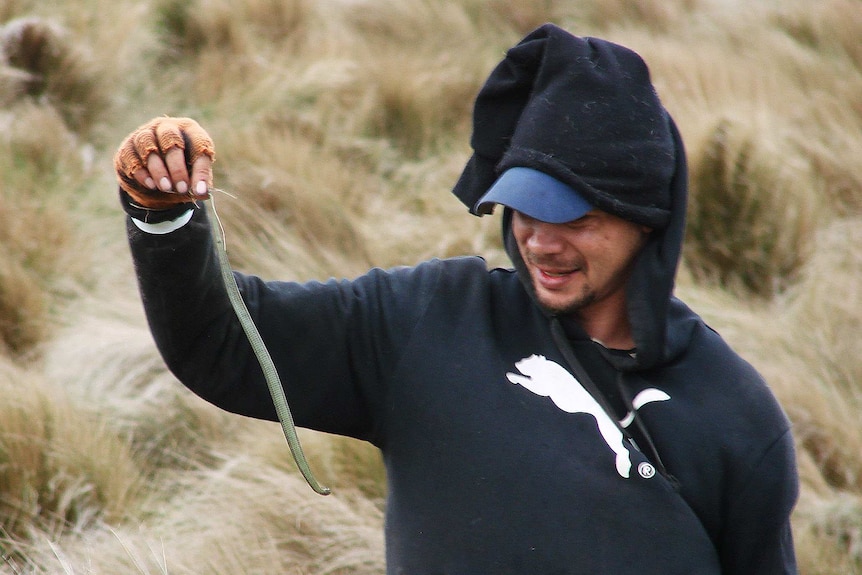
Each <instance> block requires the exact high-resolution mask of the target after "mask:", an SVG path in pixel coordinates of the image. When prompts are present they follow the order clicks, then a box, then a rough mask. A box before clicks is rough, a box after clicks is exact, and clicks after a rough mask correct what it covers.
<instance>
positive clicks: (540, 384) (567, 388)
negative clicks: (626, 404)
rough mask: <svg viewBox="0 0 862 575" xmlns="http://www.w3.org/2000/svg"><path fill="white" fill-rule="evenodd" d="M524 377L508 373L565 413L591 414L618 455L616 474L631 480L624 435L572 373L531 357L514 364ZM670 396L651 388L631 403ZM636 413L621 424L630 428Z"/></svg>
mask: <svg viewBox="0 0 862 575" xmlns="http://www.w3.org/2000/svg"><path fill="white" fill-rule="evenodd" d="M515 367H516V368H518V370H519V371H520V372H521V373H522V374H523V375H519V374H517V373H511V372H510V373H507V374H506V377H507V378H508V379H509V381H511V382H512V383H515V384H519V385H522V386H523V387H525V388H526V389H528V390H530V391H532V392H533V393H535V394H536V395H541V396H543V397H550V398H551V400H552V401H553V402H554V404H555V405H556V406H557V407H559V408H560V409H562V410H563V411H565V412H566V413H588V414H590V415H592V416H593V417H594V418H595V420H596V424H597V425H598V428H599V433H601V435H602V438H604V440H605V443H607V444H608V447H610V449H611V450H612V451H613V452H614V453H615V454H616V468H617V473H619V474H620V476H621V477H628V476H629V472H630V470H631V467H632V463H631V456H630V455H629V451H628V449H627V448H626V446H625V442H624V438H623V433H622V431H621V430H620V428H619V426H617V424H616V423H614V421H613V420H612V419H611V418H610V416H609V415H608V414H607V413H606V412H605V410H604V409H602V407H601V406H600V405H599V403H598V402H597V401H596V400H595V399H594V398H593V396H592V395H590V394H589V392H588V391H587V390H586V389H584V386H582V385H581V383H580V382H579V381H578V380H577V379H575V376H573V375H572V374H571V373H569V372H568V371H567V370H566V369H565V368H563V367H562V366H561V365H559V364H558V363H556V362H553V361H550V360H549V359H547V358H546V357H545V356H543V355H531V356H530V357H527V358H524V359H522V360H521V361H519V362H517V363H515ZM668 399H670V396H669V395H667V394H666V393H665V392H663V391H660V390H658V389H654V388H650V389H645V390H643V391H642V392H640V393H639V394H638V395H637V397H635V400H634V401H633V402H632V404H633V407H634V408H635V409H639V408H640V407H641V406H643V405H644V404H646V403H650V402H652V401H666V400H668ZM633 419H634V413H629V414H628V415H627V416H626V418H625V419H623V421H622V422H620V423H621V424H622V425H623V426H624V427H627V426H628V425H629V424H631V422H632V420H633Z"/></svg>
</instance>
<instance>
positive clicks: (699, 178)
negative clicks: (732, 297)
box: [686, 118, 817, 297]
mask: <svg viewBox="0 0 862 575" xmlns="http://www.w3.org/2000/svg"><path fill="white" fill-rule="evenodd" d="M773 134H774V135H775V138H774V140H773V139H770V136H773ZM786 141H787V139H786V138H782V137H780V132H779V133H776V130H770V129H769V128H767V129H761V128H760V126H758V125H757V124H754V123H752V119H751V118H748V119H747V120H746V123H745V124H742V123H741V122H739V121H734V120H730V119H723V120H720V121H719V122H718V124H717V125H716V126H715V129H714V130H713V132H712V133H711V134H710V136H709V138H708V139H707V141H706V142H705V143H704V144H703V147H702V151H701V155H700V156H699V157H694V158H692V166H693V174H694V176H693V177H692V179H691V186H692V193H691V199H690V204H689V227H688V237H687V239H688V242H687V246H686V248H687V250H688V251H687V253H686V255H687V262H688V264H689V266H690V268H691V269H692V270H693V271H694V273H695V275H696V276H697V277H698V278H699V279H700V280H707V281H709V280H712V281H717V282H718V283H719V285H721V286H723V287H725V288H731V289H744V290H748V291H750V292H751V293H753V294H756V295H759V296H763V297H769V296H772V295H774V294H776V293H781V292H782V291H784V290H785V289H786V288H787V287H788V286H789V285H792V284H793V283H794V282H795V281H796V280H797V278H798V276H799V273H800V270H801V268H802V266H803V265H804V264H805V262H806V259H807V257H808V256H809V252H810V251H811V249H812V243H813V236H814V233H815V231H816V224H817V202H816V201H815V200H816V195H815V194H813V193H812V190H811V180H812V178H811V177H810V172H809V171H808V170H807V168H808V166H807V165H806V164H804V163H803V162H801V161H799V160H798V159H797V161H796V162H793V151H792V150H787V149H782V146H781V145H782V144H783V143H784V142H786ZM788 158H790V161H788Z"/></svg>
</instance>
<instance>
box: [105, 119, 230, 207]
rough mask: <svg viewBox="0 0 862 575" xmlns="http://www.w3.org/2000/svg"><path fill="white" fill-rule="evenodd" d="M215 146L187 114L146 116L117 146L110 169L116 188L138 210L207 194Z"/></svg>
mask: <svg viewBox="0 0 862 575" xmlns="http://www.w3.org/2000/svg"><path fill="white" fill-rule="evenodd" d="M214 161H215V146H214V145H213V141H212V138H210V136H209V134H207V132H206V130H204V129H203V128H202V127H201V126H200V124H198V123H197V122H196V121H194V120H192V119H191V118H169V117H160V118H155V119H153V120H150V121H149V122H147V123H146V124H144V125H143V126H141V127H140V128H138V129H137V130H135V131H134V132H132V133H131V134H129V135H128V136H127V137H126V139H125V140H123V143H122V144H120V147H119V149H118V150H117V153H116V154H115V155H114V169H115V170H116V172H117V180H118V181H119V183H120V188H122V190H123V191H125V192H126V193H127V194H129V196H131V198H132V200H133V201H134V202H135V203H137V204H139V205H141V206H142V207H144V208H149V209H153V210H160V209H165V208H170V207H172V206H175V205H177V204H181V203H185V202H193V201H195V200H199V199H204V198H206V197H208V194H209V189H210V188H211V187H212V181H213V177H212V163H213V162H214Z"/></svg>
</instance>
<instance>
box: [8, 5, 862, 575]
mask: <svg viewBox="0 0 862 575" xmlns="http://www.w3.org/2000/svg"><path fill="white" fill-rule="evenodd" d="M859 6H860V5H859V2H858V0H825V1H823V2H810V1H807V0H780V1H779V0H768V1H764V2H759V3H756V4H751V3H750V2H741V1H733V0H700V1H693V0H675V1H673V2H658V1H654V0H643V1H641V0H639V1H637V2H620V1H605V0H602V1H598V0H595V1H587V2H579V3H571V2H564V1H557V0H546V1H541V2H535V1H532V2H531V1H527V0H517V1H503V0H499V1H498V0H491V1H481V2H480V1H478V0H455V1H445V0H398V1H395V0H320V1H319V2H310V1H309V0H292V1H287V2H277V1H275V0H250V1H248V2H244V3H241V4H239V5H238V4H236V3H231V2H229V1H227V0H195V1H193V2H178V1H176V0H151V1H149V2H143V3H141V2H129V1H127V0H119V1H112V2H110V3H108V2H105V1H104V0H87V2H84V3H83V4H81V3H78V4H69V5H68V6H66V5H62V6H48V5H47V4H45V3H38V2H27V1H25V0H17V1H13V2H5V3H2V4H0V46H2V48H0V105H2V109H0V174H2V177H0V394H2V395H0V397H2V398H3V401H2V402H0V405H2V406H3V407H2V408H0V409H2V413H0V456H2V457H5V458H6V459H4V465H2V466H0V533H2V534H3V535H2V537H0V549H2V551H3V553H4V554H5V556H6V557H8V558H9V559H8V561H7V563H5V564H2V563H0V573H10V574H11V573H24V572H26V573H58V574H59V573H63V574H64V575H69V574H84V573H87V574H89V573H153V574H182V573H214V574H220V573H231V574H236V573H240V574H242V573H249V574H251V573H272V572H278V573H282V572H283V573H379V572H381V571H382V570H383V567H382V557H383V549H382V545H383V543H382V531H381V529H382V527H381V522H382V517H381V506H382V501H383V498H384V495H385V489H386V486H385V478H384V474H383V471H382V466H381V462H380V458H379V455H378V454H377V453H376V452H375V451H374V449H373V448H371V447H370V446H368V445H367V444H364V443H361V442H357V441H351V440H346V439H341V438H332V437H329V436H325V435H321V434H315V433H303V440H304V445H305V448H306V452H307V454H308V456H309V460H310V463H311V465H312V467H313V469H314V471H315V473H316V474H317V475H318V476H319V477H320V478H321V480H322V481H323V482H324V483H325V484H327V485H330V486H333V487H334V488H335V495H334V496H331V497H330V498H318V497H316V496H314V495H313V494H312V493H311V492H310V491H309V489H308V487H307V486H306V485H305V484H304V482H303V481H302V479H301V478H300V477H299V475H298V474H297V472H296V470H295V469H294V465H293V462H292V460H291V459H290V455H289V452H288V450H287V446H286V445H285V444H284V440H283V438H282V436H281V432H280V430H279V429H278V426H277V425H275V424H272V423H264V422H251V421H247V420H245V419H243V418H239V417H235V416H230V415H228V414H225V413H222V412H220V411H218V410H217V409H215V408H213V407H212V406H209V405H206V404H204V403H203V402H202V401H200V400H199V399H198V398H196V397H194V396H192V395H191V394H190V393H189V392H187V391H185V390H184V389H183V388H181V387H180V386H179V385H178V384H177V383H176V382H175V381H174V378H173V376H172V375H171V374H170V373H168V372H167V371H166V369H165V368H164V366H163V364H162V362H161V360H160V359H159V357H158V354H157V352H156V350H155V348H154V346H153V344H152V339H151V337H150V335H149V333H148V330H147V327H146V324H145V321H144V319H143V314H142V310H141V307H140V303H139V300H138V294H137V291H136V290H137V288H136V286H135V282H134V274H133V270H132V269H131V265H130V263H129V259H128V256H127V254H126V249H127V248H126V246H125V245H124V238H123V229H122V218H121V215H120V213H119V209H118V208H117V206H116V203H115V199H114V196H113V192H114V189H115V184H114V182H113V177H112V174H111V173H110V170H111V162H110V158H111V155H112V153H113V150H114V147H115V146H116V144H117V143H118V142H119V141H120V139H121V138H122V137H123V136H124V135H125V134H126V133H128V132H129V131H130V130H131V129H133V128H134V127H135V126H137V125H139V124H141V123H142V122H144V121H146V120H147V119H148V118H150V117H152V116H154V115H157V114H172V115H189V116H193V117H195V118H198V119H199V120H201V122H202V123H203V125H204V126H205V127H206V128H207V129H208V130H209V131H210V132H211V133H212V134H213V136H214V138H215V141H216V144H217V148H218V162H217V163H216V165H215V167H216V186H217V187H220V188H223V189H224V190H226V191H227V192H229V193H230V194H231V195H232V196H234V197H229V196H227V195H225V196H219V197H218V198H217V203H218V208H219V212H220V214H221V215H222V220H223V223H224V226H225V229H226V232H227V240H228V248H229V251H230V254H231V258H232V260H233V261H234V264H235V265H236V266H237V267H238V268H240V269H242V270H244V271H249V272H254V273H257V274H259V275H262V276H264V277H272V278H280V279H299V280H304V279H310V278H315V279H325V278H326V277H329V276H336V277H352V276H355V275H357V274H359V273H362V272H363V271H365V270H366V269H367V268H368V267H369V266H371V265H380V266H384V267H388V266H392V265H398V264H412V263H415V262H418V261H420V260H422V259H425V258H427V257H431V256H444V257H445V256H452V255H460V254H473V253H480V254H484V255H486V256H487V257H488V260H489V263H490V264H491V265H507V260H506V257H505V255H504V253H503V251H502V249H501V247H500V242H499V234H500V232H499V225H500V224H499V220H498V219H497V218H483V219H482V220H477V219H475V218H470V217H469V216H468V215H467V214H466V209H465V208H464V207H463V206H462V205H461V204H460V203H459V202H458V201H457V200H456V199H455V198H454V197H452V196H451V195H450V194H449V190H450V189H451V186H452V185H453V184H454V182H455V181H456V179H457V177H458V175H459V173H460V171H461V168H462V167H463V164H464V162H465V161H466V159H467V157H468V156H469V152H470V150H469V147H468V138H469V134H470V129H471V126H470V117H469V116H470V111H471V106H472V101H473V97H474V95H475V93H476V91H477V90H478V89H479V87H480V85H481V82H482V81H483V80H484V79H485V77H486V75H487V73H488V72H489V71H490V69H491V67H492V66H493V65H495V64H496V63H497V62H498V61H499V59H500V57H501V56H502V54H503V51H504V50H505V49H506V48H507V47H509V46H510V45H511V44H512V43H514V42H515V41H517V40H518V39H519V38H520V37H521V35H522V34H523V33H525V32H527V31H529V30H531V29H532V28H533V27H535V26H536V25H538V24H540V23H542V22H545V21H555V22H558V23H560V24H563V25H566V26H567V27H569V28H570V29H572V30H573V31H574V32H575V33H579V34H582V35H595V36H603V37H606V38H608V39H611V40H615V41H618V42H620V43H623V44H626V45H629V46H631V47H633V48H635V49H636V50H638V51H639V52H641V53H642V54H643V55H644V57H645V58H646V59H647V61H648V62H649V64H650V67H651V70H652V74H653V79H654V80H655V83H656V86H657V88H658V90H659V93H660V95H661V97H662V100H663V101H664V102H665V103H666V105H667V106H668V108H669V109H670V111H671V113H672V114H673V115H674V118H675V119H676V120H677V123H678V124H679V126H680V128H681V130H682V133H683V136H684V138H685V141H686V143H687V148H688V153H689V158H690V171H691V184H692V194H691V205H690V212H689V222H690V229H689V242H688V245H687V250H686V252H685V260H684V262H683V266H682V269H681V277H680V281H679V286H680V287H679V291H680V295H681V296H682V297H683V299H685V300H686V301H688V302H690V303H691V304H692V306H693V307H694V308H695V309H696V310H698V311H700V312H702V313H703V315H704V316H705V317H706V318H707V320H708V321H709V322H710V323H711V324H712V325H713V326H714V327H716V328H717V329H718V330H719V331H720V332H721V333H722V334H723V335H724V336H725V337H726V338H727V339H728V340H729V341H730V342H731V344H733V345H734V346H735V347H736V348H737V349H738V350H739V351H740V352H741V353H742V355H743V356H744V357H746V358H747V359H749V360H750V361H751V362H752V363H753V364H754V365H755V366H756V367H757V368H758V369H759V370H760V371H761V372H762V373H763V374H764V376H765V377H766V379H767V381H768V382H769V384H770V385H771V387H772V388H773V389H774V390H775V392H776V394H777V396H778V397H779V399H780V401H781V402H782V405H783V406H784V408H785V410H786V411H787V413H788V415H789V416H790V418H791V420H792V421H793V423H794V426H795V430H796V438H797V448H798V452H799V465H800V472H801V477H802V483H803V492H802V499H801V501H800V505H799V508H798V510H797V512H796V514H795V515H794V526H795V529H796V539H797V543H798V546H799V559H800V567H801V572H802V573H804V574H806V575H811V574H818V575H819V574H822V575H838V574H841V575H846V574H848V573H862V557H860V555H862V552H860V545H862V543H860V535H859V533H860V524H862V511H860V509H862V464H860V457H859V454H860V453H862V431H860V429H862V428H860V426H859V424H858V420H859V417H858V414H859V410H860V407H862V405H860V403H862V385H860V381H862V362H860V361H859V360H858V358H857V355H858V354H857V353H856V351H855V348H854V347H853V346H854V343H855V340H856V339H857V338H856V335H857V334H858V333H859V331H860V324H862V301H860V291H859V287H858V286H859V283H860V282H859V278H860V276H862V260H860V258H859V256H857V254H856V252H857V251H858V250H856V249H855V248H856V246H857V245H859V243H860V241H862V237H859V232H858V230H859V229H860V219H862V215H860V213H862V176H860V174H862V167H860V158H862V137H860V134H862V66H860V58H862V53H860V50H862V48H860V43H859V42H858V40H857V39H858V38H859V37H860V35H862V22H860V17H862V10H859Z"/></svg>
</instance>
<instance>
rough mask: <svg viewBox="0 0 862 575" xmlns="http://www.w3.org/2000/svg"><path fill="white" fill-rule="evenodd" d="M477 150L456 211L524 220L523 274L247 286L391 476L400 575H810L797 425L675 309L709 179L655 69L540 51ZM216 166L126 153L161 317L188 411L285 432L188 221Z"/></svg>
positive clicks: (601, 52)
mask: <svg viewBox="0 0 862 575" xmlns="http://www.w3.org/2000/svg"><path fill="white" fill-rule="evenodd" d="M471 143H472V146H473V149H474V152H475V153H474V154H473V156H472V157H471V158H470V160H469V162H468V164H467V166H466V168H465V170H464V172H463V174H462V175H461V178H460V179H459V181H458V183H457V185H456V186H455V189H454V193H455V194H456V196H458V198H459V199H461V200H462V201H463V202H464V203H465V204H466V205H467V206H468V207H469V208H470V209H471V211H472V212H473V213H475V214H485V213H489V212H490V211H491V210H492V209H494V207H495V206H497V205H500V206H503V208H502V209H503V210H504V213H503V218H502V220H503V239H504V242H505V245H506V247H507V251H508V253H509V255H510V257H511V259H512V261H513V264H514V269H513V270H502V269H493V270H490V271H489V270H487V269H486V267H485V264H484V261H483V260H481V259H479V258H471V257H465V258H455V259H449V260H442V261H441V260H432V261H428V262H424V263H422V264H419V265H417V266H415V267H411V268H406V267H405V268H397V269H393V270H389V271H383V270H372V271H370V272H369V273H367V274H366V275H364V276H362V277H359V278H357V279H355V280H352V281H347V280H343V281H336V280H330V281H328V282H326V283H317V282H309V283H306V284H297V283H287V282H263V281H262V280H260V279H258V278H256V277H253V276H245V275H241V274H237V278H238V282H239V284H240V287H241V289H242V292H243V296H244V298H245V300H246V302H247V305H248V307H249V309H250V310H251V313H252V315H253V316H254V317H255V320H256V322H257V324H258V327H259V329H260V330H261V333H262V335H263V337H264V339H265V340H266V341H267V342H268V344H269V348H270V351H271V352H272V354H273V356H274V360H275V362H276V365H277V366H278V368H279V371H280V373H281V374H282V377H283V379H284V388H285V391H286V394H287V397H288V399H289V401H290V403H291V408H292V410H293V414H294V417H295V420H296V422H297V424H298V425H301V426H305V427H309V428H314V429H318V430H322V431H327V432H331V433H338V434H344V435H348V436H352V437H357V438H360V439H364V440H367V441H369V442H371V443H373V444H374V445H376V446H378V447H379V448H380V449H381V450H382V453H383V457H384V461H385V465H386V469H387V477H388V487H389V495H388V501H387V511H386V541H387V547H386V555H387V565H388V572H390V573H409V574H411V575H416V574H423V573H428V574H430V573H470V574H476V573H483V574H495V575H500V574H544V573H548V574H549V573H583V574H597V573H603V574H613V575H621V574H637V575H645V574H656V575H658V574H661V575H668V574H686V575H692V574H718V573H725V574H754V573H758V574H760V573H764V574H765V573H769V574H778V573H795V571H796V567H795V559H794V551H793V543H792V537H791V530H790V523H789V516H790V513H791V510H792V507H793V505H794V503H795V500H796V497H797V491H798V482H797V476H796V469H795V463H794V461H795V459H794V451H793V442H792V438H791V434H790V426H789V423H788V421H787V419H786V417H785V416H784V414H783V413H782V411H781V409H780V408H779V406H778V405H777V403H776V401H775V399H774V397H773V396H772V394H771V393H770V391H769V390H768V388H767V386H766V385H765V384H764V382H763V381H762V379H761V378H760V376H759V375H758V374H757V373H756V372H755V370H754V369H753V368H752V367H751V366H750V365H749V364H748V363H746V362H745V361H743V360H742V359H741V358H740V357H739V356H738V355H737V354H735V353H734V352H733V351H732V350H731V349H730V348H729V347H728V346H727V345H726V344H725V343H724V342H723V341H722V339H721V338H720V337H719V336H718V335H717V334H716V333H715V332H713V331H712V330H711V329H709V328H708V327H707V326H706V325H705V324H704V322H703V321H702V320H701V318H700V317H699V316H697V315H696V314H695V313H694V312H693V311H691V310H690V309H689V308H688V307H686V306H685V305H684V304H683V303H682V302H681V301H679V300H678V299H676V298H675V297H674V296H673V295H672V291H673V285H674V276H675V273H676V266H677V263H678V260H679V257H680V250H681V244H682V238H683V231H684V218H685V201H686V193H687V191H686V162H685V156H684V151H683V145H682V141H681V140H680V137H679V134H678V132H677V129H676V127H675V125H674V123H673V121H672V120H671V118H670V117H669V115H668V114H667V112H666V110H665V109H664V108H663V106H662V105H661V103H660V101H659V99H658V97H657V96H656V94H655V91H654V89H653V87H652V84H651V82H650V78H649V74H648V71H647V68H646V65H645V64H644V63H643V61H642V60H641V59H640V57H639V56H637V55H636V54H635V53H634V52H631V51H630V50H628V49H626V48H623V47H621V46H618V45H615V44H612V43H609V42H606V41H602V40H598V39H592V38H578V37H575V36H572V35H570V34H569V33H567V32H565V31H563V30H561V29H560V28H557V27H556V26H553V25H545V26H542V27H540V28H539V29H537V30H535V31H534V32H533V33H531V34H530V35H528V36H527V37H525V38H524V40H522V41H521V42H520V43H519V44H518V45H516V46H515V47H513V48H512V49H511V50H509V52H508V53H507V55H506V57H505V59H504V60H503V61H502V62H501V63H500V64H499V65H498V67H497V68H496V69H495V70H494V71H493V72H492V74H491V75H490V77H489V78H488V81H487V82H486V84H485V86H484V87H483V88H482V90H481V91H480V93H479V95H478V98H477V101H476V105H475V111H474V133H473V137H472V142H471ZM184 152H185V153H184ZM213 156H214V151H213V146H212V142H211V141H210V140H209V138H208V136H207V135H206V132H204V131H203V129H202V128H201V127H200V126H198V125H197V123H195V122H194V121H192V120H188V119H172V118H161V119H157V120H154V121H153V122H151V123H149V124H147V125H145V126H143V127H141V128H139V129H138V130H136V131H135V132H133V133H132V134H131V135H130V136H129V138H127V139H126V141H125V142H124V143H123V144H122V145H121V147H120V150H119V152H118V154H117V157H116V164H117V170H118V176H119V179H120V187H121V198H122V201H123V205H124V206H125V209H126V211H127V213H128V214H129V216H130V219H129V225H128V229H129V241H130V244H131V249H132V254H133V257H134V260H135V264H136V269H137V273H138V278H139V282H140V287H141V291H142V295H143V301H144V304H145V308H146V312H147V316H148V319H149V321H150V325H151V328H152V331H153V334H154V337H155V339H156V342H157V344H158V346H159V349H160V351H161V353H162V354H163V356H164V358H165V360H166V362H167V364H168V365H169V366H170V368H171V369H172V370H173V372H174V373H175V374H176V375H177V376H178V378H179V379H180V380H181V381H182V382H183V383H184V384H185V385H187V386H188V387H189V388H191V389H192V390H193V391H194V392H196V393H198V394H200V395H201V396H202V397H204V398H205V399H207V400H209V401H211V402H213V403H214V404H216V405H219V406H221V407H223V408H224V409H227V410H230V411H233V412H236V413H240V414H244V415H249V416H252V417H259V418H266V419H275V412H274V410H273V404H272V400H271V399H270V397H269V394H268V391H267V388H266V385H265V384H264V381H263V378H262V376H261V372H260V369H259V367H258V366H257V365H256V362H255V360H254V357H253V355H252V353H251V351H250V349H249V345H248V344H247V342H246V341H245V339H244V336H243V334H242V331H241V329H240V328H239V326H238V325H237V321H236V319H235V317H234V314H233V312H232V311H231V308H230V305H229V302H228V298H227V296H226V294H225V290H224V288H223V287H222V285H221V282H220V280H219V275H218V271H217V269H216V263H215V257H214V255H213V245H212V243H211V240H210V236H209V232H208V223H207V220H206V213H205V211H204V210H194V209H191V208H190V207H189V206H190V204H189V203H188V202H191V201H195V200H196V199H200V198H204V197H206V193H207V189H208V188H209V187H210V186H211V185H212V181H211V170H210V164H211V161H212V158H213ZM187 166H190V169H187Z"/></svg>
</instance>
